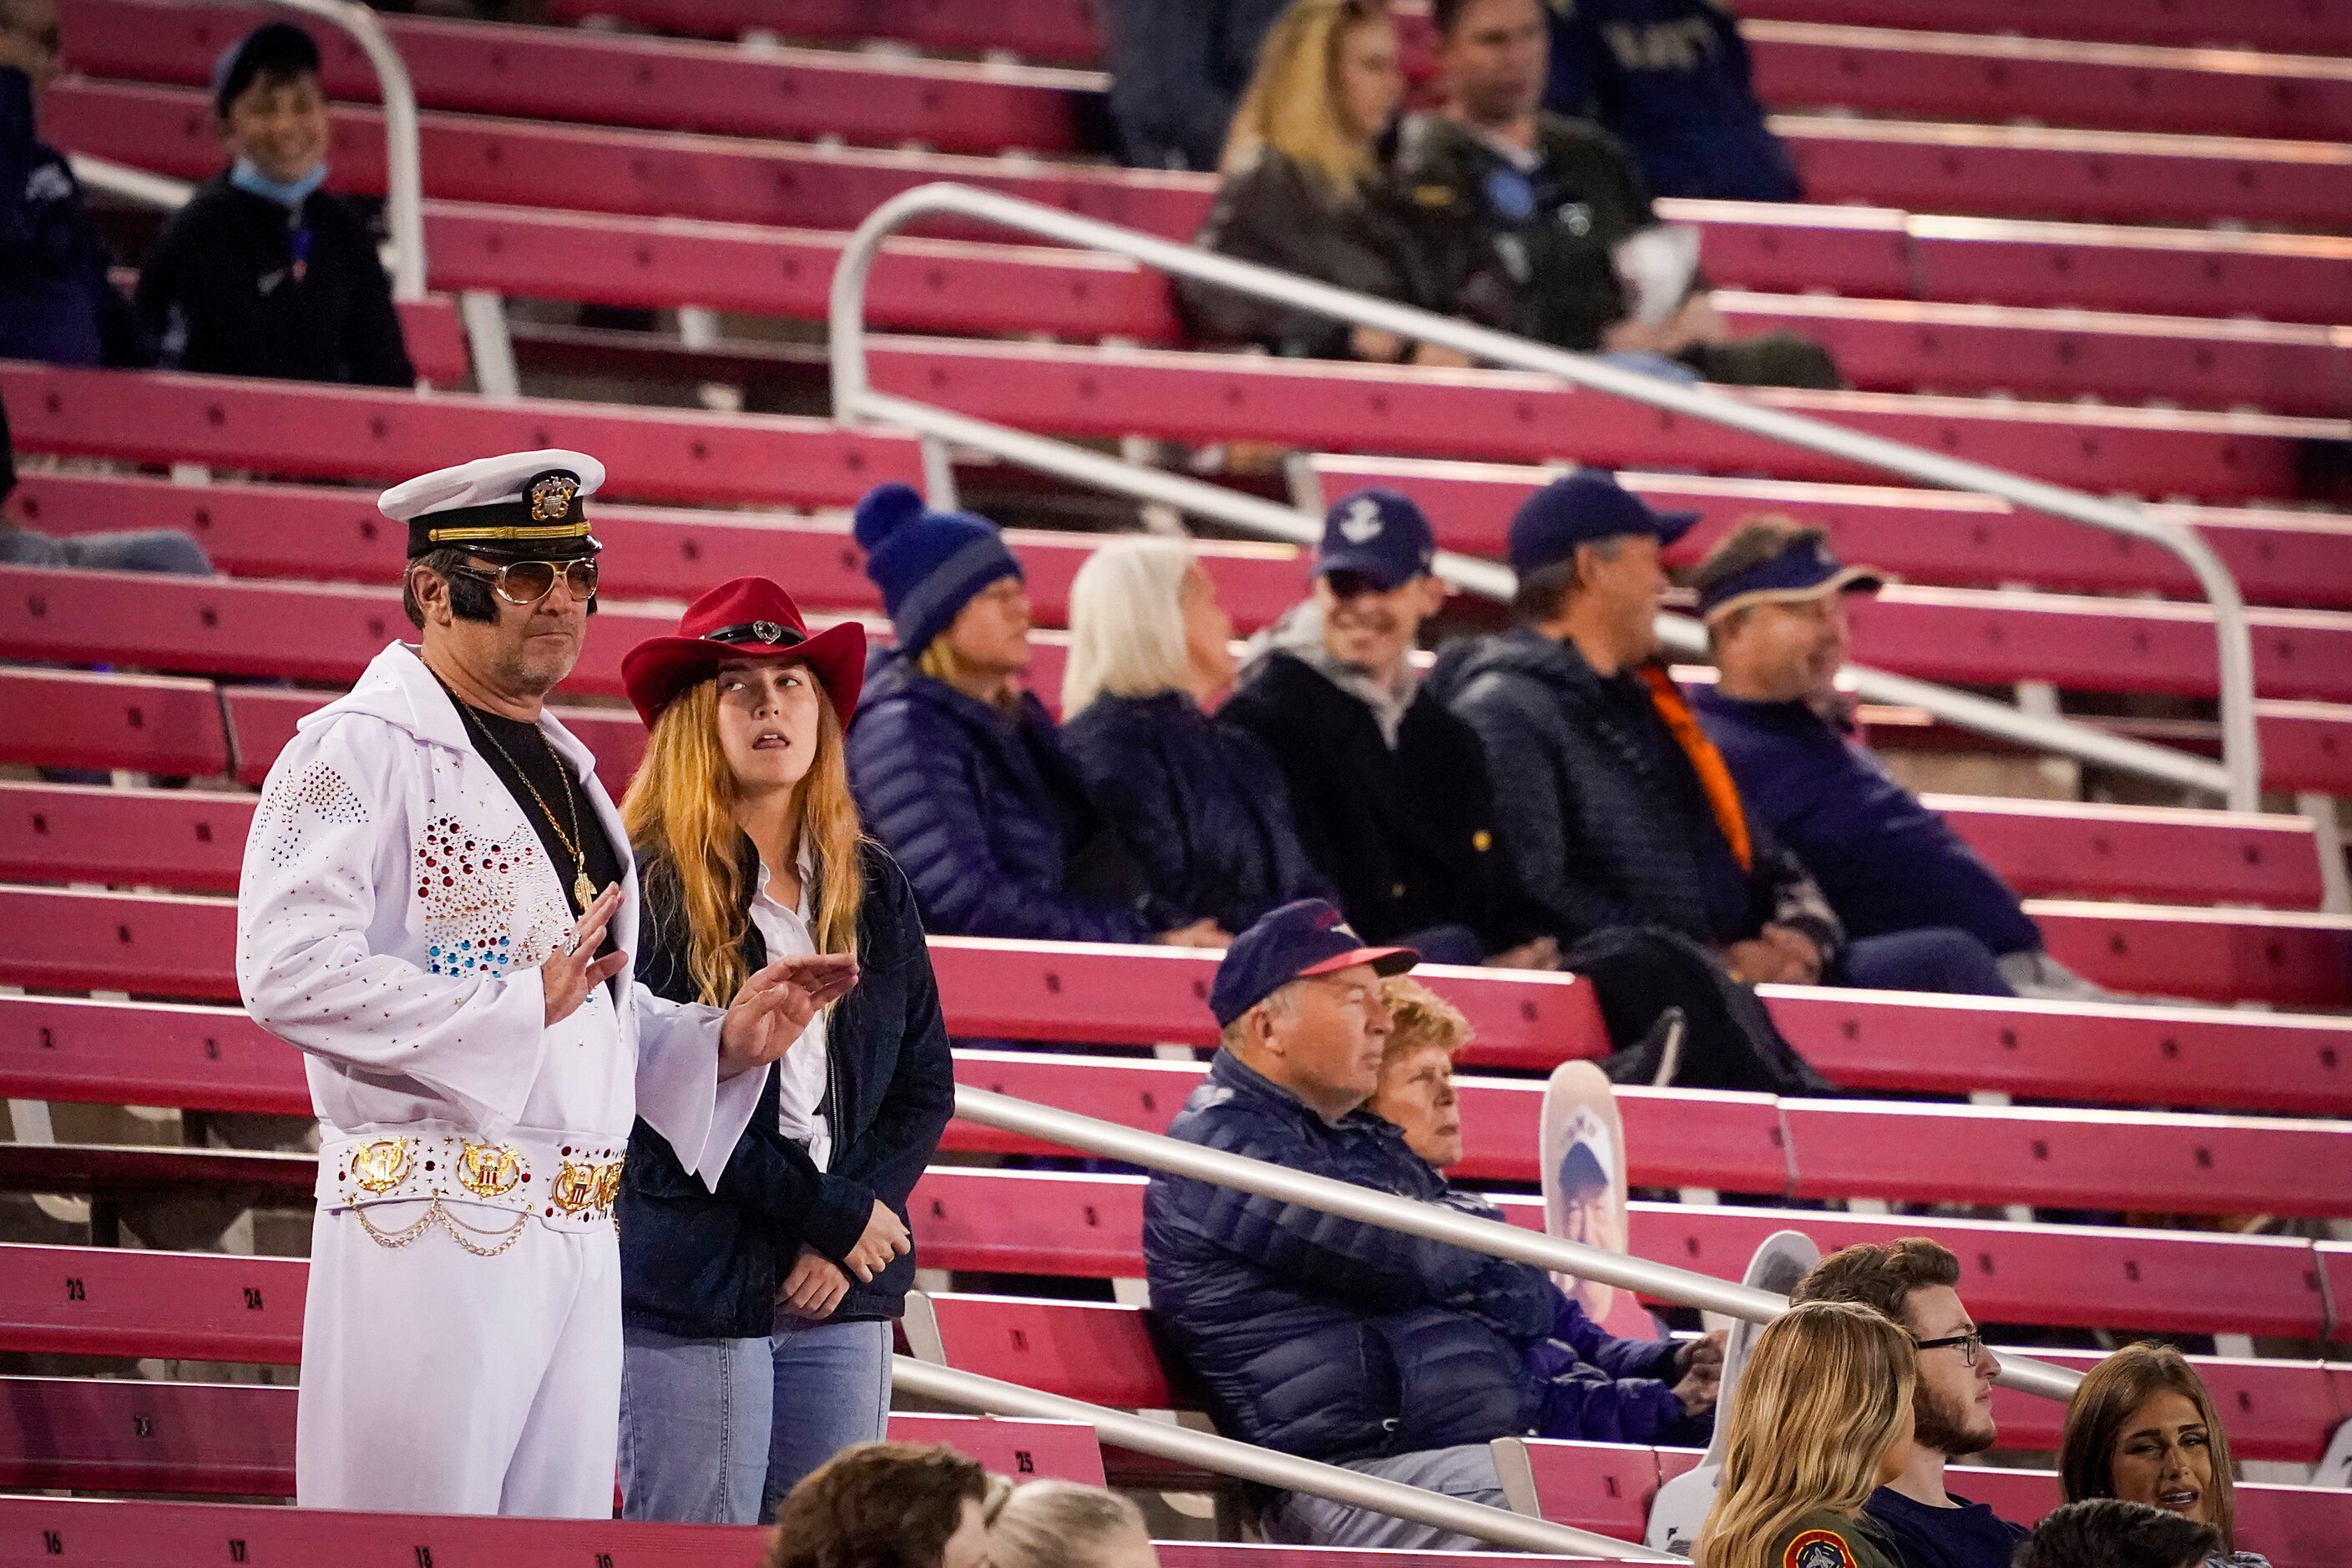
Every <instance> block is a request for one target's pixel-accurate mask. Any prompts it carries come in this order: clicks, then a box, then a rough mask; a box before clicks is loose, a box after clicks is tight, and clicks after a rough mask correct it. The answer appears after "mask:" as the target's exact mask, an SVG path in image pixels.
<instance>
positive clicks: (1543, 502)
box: [1510, 468, 1699, 574]
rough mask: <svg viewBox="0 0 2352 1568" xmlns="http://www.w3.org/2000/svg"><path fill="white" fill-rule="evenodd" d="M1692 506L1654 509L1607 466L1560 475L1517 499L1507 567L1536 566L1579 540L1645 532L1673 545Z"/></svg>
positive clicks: (1566, 552)
mask: <svg viewBox="0 0 2352 1568" xmlns="http://www.w3.org/2000/svg"><path fill="white" fill-rule="evenodd" d="M1698 518H1699V514H1698V513H1696V512H1695V511H1654V510H1651V508H1650V505H1649V503H1648V502H1647V501H1644V500H1643V499H1642V498H1641V497H1640V496H1637V495H1635V494H1634V493H1633V491H1631V490H1629V489H1625V487H1624V486H1622V485H1621V484H1619V483H1618V482H1617V476H1616V475H1614V474H1612V473H1611V472H1610V471H1609V470H1608V469H1606V468H1579V469H1577V470H1576V471H1575V472H1574V473H1572V474H1563V475H1561V476H1560V477H1559V479H1554V480H1552V482H1551V483H1549V484H1548V485H1546V486H1544V488H1543V489H1539V490H1538V491H1536V493H1535V494H1533V495H1531V496H1529V497H1528V499H1527V500H1523V501H1521V502H1520V503H1519V510H1517V512H1515V513H1513V514H1512V517H1511V540H1510V557H1511V570H1512V571H1514V572H1517V573H1520V574H1527V573H1529V572H1535V571H1539V570H1541V569H1542V568H1544V567H1546V566H1549V565H1551V564H1552V563H1555V562H1559V561H1565V560H1567V559H1568V558H1569V557H1570V556H1571V555H1573V554H1575V553H1576V547H1577V546H1578V545H1580V544H1597V543H1599V542H1601V541H1602V540H1604V539H1622V538H1624V537H1625V536H1626V535H1628V534H1634V533H1646V534H1649V535H1650V536H1651V537H1653V538H1654V539H1655V540H1656V541H1657V542H1659V543H1660V544H1672V543H1673V542H1675V540H1677V539H1680V538H1681V537H1682V536H1683V535H1684V534H1685V533H1688V532H1689V531H1691V527H1692V525H1693V524H1695V523H1696V522H1697V521H1698Z"/></svg>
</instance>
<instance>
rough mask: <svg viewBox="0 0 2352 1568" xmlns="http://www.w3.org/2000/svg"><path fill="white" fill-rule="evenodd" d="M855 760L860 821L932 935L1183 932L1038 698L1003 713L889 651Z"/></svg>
mask: <svg viewBox="0 0 2352 1568" xmlns="http://www.w3.org/2000/svg"><path fill="white" fill-rule="evenodd" d="M848 757H849V784H850V789H851V792H852V793H853V794H855V795H856V797H857V809H858V812H859V814H860V815H861V816H864V818H865V820H866V827H867V829H868V830H869V831H870V832H872V833H873V834H874V836H875V837H877V838H879V839H881V840H882V842H883V843H884V844H885V845H886V846H887V847H888V848H889V850H890V853H891V854H892V855H893V856H894V857H896V858H897V859H898V864H899V865H900V866H901V867H903V868H905V869H906V872H907V876H908V879H910V880H911V881H912V882H913V883H914V885H915V900H916V902H917V904H918V905H919V907H920V908H921V910H922V915H923V927H924V929H925V930H926V931H930V932H931V933H932V934H934V935H937V936H996V937H1019V938H1027V939H1030V940H1033V941H1043V942H1144V941H1147V940H1149V939H1150V936H1151V935H1152V934H1153V933H1154V932H1156V931H1166V930H1169V929H1171V928H1172V927H1174V926H1177V925H1180V924H1181V923H1183V922H1182V921H1178V920H1175V919H1173V918H1171V916H1170V914H1169V913H1168V912H1167V911H1166V910H1164V909H1163V908H1162V907H1161V906H1160V902H1159V900H1156V899H1154V898H1152V897H1151V896H1150V892H1149V890H1148V889H1146V888H1145V886H1144V884H1143V879H1142V875H1141V873H1140V871H1139V869H1138V868H1136V866H1135V862H1134V858H1133V857H1132V856H1131V855H1130V854H1129V851H1128V849H1127V847H1126V846H1125V844H1124V843H1122V842H1121V841H1120V840H1119V839H1118V835H1117V834H1116V833H1114V832H1113V831H1112V830H1111V829H1110V828H1109V826H1108V824H1107V823H1106V822H1105V821H1104V820H1103V817H1102V816H1101V814H1100V813H1099V812H1097V810H1096V809H1095V805H1094V803H1093V801H1092V800H1091V799H1089V798H1088V796H1087V791H1086V786H1085V784H1083V783H1081V782H1080V781H1079V778H1078V775H1077V773H1076V770H1075V769H1073V768H1072V767H1071V766H1070V763H1069V759H1068V757H1067V756H1066V755H1065V754H1064V752H1063V751H1062V743H1061V741H1060V739H1059V737H1058V736H1057V735H1056V733H1055V728H1054V721H1053V719H1052V718H1051V717H1049V716H1048V715H1047V713H1046V712H1045V704H1043V703H1041V702H1039V701H1038V700H1037V699H1036V698H1035V697H1034V696H1030V695H1027V694H1024V695H1023V697H1022V699H1021V706H1020V708H1019V710H1018V711H1017V712H1014V713H1011V714H1007V713H1004V712H1003V711H1000V710H997V709H995V708H992V707H990V706H989V705H988V704H987V703H985V702H982V701H981V700H978V699H977V698H973V697H970V696H967V695H965V694H964V693H963V692H961V691H959V690H957V689H955V688H954V687H952V686H950V685H948V684H947V683H946V682H945V681H942V680H934V679H931V678H930V677H929V676H927V675H923V674H920V673H919V672H918V671H917V670H916V669H915V668H914V666H913V664H912V663H911V662H910V661H908V659H906V658H903V657H901V656H899V655H898V654H897V653H895V652H887V651H886V652H882V653H879V654H877V656H876V658H875V660H874V662H873V664H872V665H871V666H870V667H869V668H868V669H867V672H866V691H865V695H864V696H863V698H862V699H860V700H859V702H858V705H857V717H856V720H854V721H852V722H851V724H850V728H849V746H848Z"/></svg>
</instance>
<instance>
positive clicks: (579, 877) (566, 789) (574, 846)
mask: <svg viewBox="0 0 2352 1568" xmlns="http://www.w3.org/2000/svg"><path fill="white" fill-rule="evenodd" d="M452 695H453V696H454V695H455V694H454V693H453V694H452ZM457 711H458V712H459V713H462V714H464V715H465V717H466V719H467V721H468V722H469V723H471V724H472V725H473V727H474V729H475V731H477V732H478V734H480V736H481V737H482V739H483V740H485V741H488V742H489V743H490V748H491V750H493V751H495V752H498V754H499V756H501V757H503V758H504V759H506V764H507V766H508V767H509V768H512V769H513V770H514V775H515V777H517V778H519V779H520V780H521V781H522V787H523V788H525V789H527V790H529V791H530V798H531V799H533V800H535V801H537V802H538V803H539V809H540V813H541V815H542V816H545V817H546V818H547V826H548V828H549V830H550V831H551V832H552V833H553V834H554V835H555V837H556V838H557V839H558V840H560V841H561V842H562V845H563V848H564V852H565V853H566V854H568V855H570V856H571V857H572V899H573V900H575V901H576V902H577V903H578V904H579V906H580V912H581V913H582V914H583V915H584V914H586V913H587V912H588V906H589V905H590V904H593V903H594V902H595V901H596V884H595V883H593V882H592V881H590V880H589V879H588V857H587V856H586V855H585V854H584V853H583V852H582V849H581V841H582V838H583V835H582V833H581V831H580V796H579V795H578V793H577V792H576V791H574V790H573V789H572V770H571V769H570V768H567V767H565V766H564V765H563V759H562V757H560V756H558V755H556V752H555V742H552V741H551V740H549V739H548V738H547V731H544V730H537V729H536V726H534V730H535V731H536V732H537V734H538V736H539V743H540V744H541V745H542V746H544V747H546V748H547V760H548V761H549V762H551V763H554V764H555V771H556V773H557V774H558V775H559V776H561V777H562V780H563V804H564V806H565V808H566V809H567V810H568V811H569V812H570V813H571V816H572V831H571V833H570V834H569V835H568V836H567V835H566V834H565V833H564V831H563V825H562V823H560V822H558V821H556V820H555V811H554V808H553V807H551V806H550V805H548V804H547V797H546V796H545V795H541V794H540V793H539V786H538V785H537V784H533V783H531V782H530V774H529V773H525V772H523V771H522V764H521V763H518V762H516V761H515V760H514V753H513V752H509V751H508V750H507V749H506V747H505V746H504V745H502V744H501V743H500V742H499V738H498V737H497V736H496V735H493V734H491V733H490V727H489V726H488V724H485V723H483V722H482V721H481V719H480V718H479V717H478V716H477V715H476V714H475V712H474V710H472V709H470V708H468V707H467V706H466V704H465V702H464V701H463V700H458V702H457Z"/></svg>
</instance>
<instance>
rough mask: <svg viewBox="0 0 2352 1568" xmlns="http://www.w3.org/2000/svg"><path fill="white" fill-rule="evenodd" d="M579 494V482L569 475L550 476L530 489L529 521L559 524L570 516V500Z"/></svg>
mask: <svg viewBox="0 0 2352 1568" xmlns="http://www.w3.org/2000/svg"><path fill="white" fill-rule="evenodd" d="M579 493H580V481H579V480H578V479H573V478H572V476H571V475H570V474H550V475H548V476H547V477H546V478H545V479H541V480H540V481H539V482H538V483H537V484H535V485H533V486H531V487H530V520H531V521H533V522H561V521H563V520H564V519H565V518H567V517H570V516H571V515H572V497H573V496H576V495H578V494H579Z"/></svg>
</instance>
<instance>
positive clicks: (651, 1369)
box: [621, 1317, 890, 1524]
mask: <svg viewBox="0 0 2352 1568" xmlns="http://www.w3.org/2000/svg"><path fill="white" fill-rule="evenodd" d="M889 1418H890V1325H889V1324H888V1323H886V1322H858V1323H802V1322H799V1321H796V1320H787V1319H784V1318H781V1317H780V1318H778V1320H777V1322H776V1331H775V1332H774V1334H772V1336H770V1337H769V1338H767V1339H763V1340H755V1339H740V1340H729V1339H692V1338H681V1337H679V1336H677V1335H675V1334H665V1333H662V1332H660V1331H658V1330H654V1329H645V1328H638V1327H636V1326H635V1325H625V1326H624V1327H623V1329H622V1331H621V1512H622V1516H623V1517H624V1518H627V1519H647V1520H665V1521H671V1522H674V1523H688V1524H761V1523H765V1522H766V1521H769V1520H772V1519H773V1518H774V1517H775V1511H776V1505H777V1504H778V1503H780V1502H782V1500H783V1499H784V1494H785V1493H787V1492H789V1491H791V1490H792V1489H793V1487H794V1486H795V1485H796V1484H798V1482H799V1481H800V1479H801V1478H802V1477H803V1476H805V1475H807V1474H808V1473H809V1472H810V1471H811V1470H814V1469H815V1468H817V1467H818V1466H819V1465H822V1464H824V1462H825V1461H826V1460H827V1459H830V1458H833V1456H834V1455H835V1454H837V1453H839V1452H840V1451H841V1450H842V1449H844V1448H846V1447H850V1446H851V1445H852V1444H856V1443H870V1442H874V1441H876V1440H877V1439H879V1438H880V1437H881V1436H882V1435H883V1432H884V1429H885V1427H886V1426H887V1424H888V1421H889Z"/></svg>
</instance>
